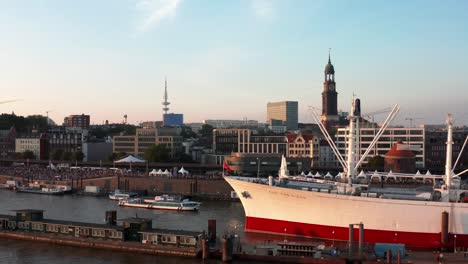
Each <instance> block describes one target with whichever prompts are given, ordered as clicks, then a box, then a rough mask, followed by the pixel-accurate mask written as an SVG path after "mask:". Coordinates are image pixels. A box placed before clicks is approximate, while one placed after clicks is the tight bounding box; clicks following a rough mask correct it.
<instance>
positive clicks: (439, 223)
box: [224, 104, 468, 249]
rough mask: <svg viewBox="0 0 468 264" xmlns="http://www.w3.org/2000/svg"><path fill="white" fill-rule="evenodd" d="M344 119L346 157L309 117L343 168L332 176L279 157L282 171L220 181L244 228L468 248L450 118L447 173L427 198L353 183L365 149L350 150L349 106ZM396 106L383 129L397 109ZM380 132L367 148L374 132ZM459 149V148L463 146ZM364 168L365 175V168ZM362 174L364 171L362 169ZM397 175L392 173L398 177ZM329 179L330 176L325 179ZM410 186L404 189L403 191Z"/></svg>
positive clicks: (353, 124) (352, 119) (354, 125)
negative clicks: (236, 203)
mask: <svg viewBox="0 0 468 264" xmlns="http://www.w3.org/2000/svg"><path fill="white" fill-rule="evenodd" d="M352 105H353V106H352V109H351V112H350V115H349V116H348V119H349V130H350V132H349V139H348V143H349V144H348V146H347V153H349V155H347V160H344V158H343V157H342V156H341V155H340V154H339V152H338V150H337V148H336V146H335V145H334V142H333V140H332V139H331V137H330V135H329V134H328V133H327V132H326V129H325V127H324V126H323V125H322V124H321V123H320V121H319V119H318V117H317V115H315V114H313V117H314V119H315V121H316V122H317V124H318V125H319V127H320V129H321V130H322V133H324V135H325V137H326V138H327V141H328V143H329V144H330V145H331V147H332V150H333V151H334V152H335V155H336V156H337V158H338V160H339V161H340V163H341V165H342V166H343V172H342V173H340V174H339V175H338V176H337V177H335V178H334V179H333V180H330V179H310V178H307V179H306V178H305V177H292V176H289V175H288V174H289V173H288V170H287V167H286V161H285V158H284V157H283V162H282V166H281V168H280V170H279V177H278V178H273V177H272V176H270V177H268V179H253V178H248V177H236V176H226V175H224V179H225V180H226V181H227V182H228V183H229V185H230V186H231V187H232V188H233V189H234V191H235V192H236V193H237V194H238V196H239V198H240V201H241V202H242V205H243V207H244V211H245V216H246V219H245V231H246V232H254V233H265V234H275V235H281V236H296V237H306V238H319V239H326V240H333V241H358V238H359V234H360V232H359V230H358V229H357V228H354V227H355V226H356V225H362V226H363V230H364V232H363V233H362V234H361V235H362V236H363V240H364V242H365V243H371V244H372V243H379V242H382V243H398V244H400V243H401V244H405V245H406V246H407V247H410V248H420V249H436V248H441V247H447V246H450V245H451V246H458V247H468V203H464V201H466V199H465V197H468V190H464V189H462V188H460V177H459V176H460V175H461V174H463V173H465V172H466V171H467V170H465V171H463V172H461V173H458V174H455V173H454V170H453V168H452V144H453V139H452V120H451V116H450V115H449V117H448V119H447V134H448V136H447V158H446V167H445V175H431V176H427V177H430V178H431V179H432V180H433V181H434V182H439V181H440V183H441V184H440V186H434V187H433V188H432V190H431V193H430V195H429V198H427V195H422V196H423V197H426V198H427V199H416V198H415V197H417V196H419V197H420V196H421V195H420V194H417V193H415V192H413V193H411V192H409V193H405V192H404V191H403V190H401V191H400V192H399V190H398V189H394V188H391V189H388V190H385V189H380V190H378V191H375V192H374V191H373V190H372V188H371V186H370V185H369V184H362V183H360V181H358V173H357V170H358V168H359V166H360V164H361V163H362V161H363V160H364V159H365V156H366V155H367V154H366V153H368V151H366V152H365V153H364V154H363V155H362V156H358V155H357V154H355V153H356V152H357V151H356V145H357V140H358V137H357V136H356V134H357V132H356V131H358V126H359V121H358V120H359V119H358V116H357V115H355V114H354V109H353V108H354V104H352ZM398 111H399V106H398V105H395V106H394V107H393V109H392V112H391V113H390V115H389V117H388V118H387V120H386V121H385V123H384V124H383V125H382V126H381V128H380V132H381V133H383V131H384V130H385V128H386V127H387V126H388V124H389V123H390V122H391V120H392V119H393V117H394V116H395V115H396V113H398ZM381 133H378V134H377V136H376V138H374V141H373V142H372V143H371V144H370V146H369V148H368V149H372V147H373V145H374V144H375V142H377V140H378V138H379V134H381ZM462 151H463V149H462ZM365 174H366V173H365ZM359 175H360V176H362V172H361V174H359ZM376 175H377V176H378V177H381V178H387V177H388V178H389V177H398V178H405V177H411V178H414V177H415V175H411V174H407V175H405V174H392V175H389V174H388V173H377V172H370V173H367V176H366V177H374V176H376ZM395 175H396V176H395ZM329 178H330V177H329ZM406 192H408V190H407V191H406Z"/></svg>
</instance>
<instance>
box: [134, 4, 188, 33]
mask: <svg viewBox="0 0 468 264" xmlns="http://www.w3.org/2000/svg"><path fill="white" fill-rule="evenodd" d="M181 2H182V0H138V1H137V3H136V9H137V10H138V11H139V12H140V13H142V16H143V18H142V22H141V24H140V25H139V27H138V30H139V31H142V32H145V31H148V30H150V29H151V28H154V27H155V26H157V25H159V24H160V23H161V21H163V20H164V19H168V18H172V17H174V16H175V15H176V13H177V9H178V8H179V6H180V4H181Z"/></svg>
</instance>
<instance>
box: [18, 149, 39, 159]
mask: <svg viewBox="0 0 468 264" xmlns="http://www.w3.org/2000/svg"><path fill="white" fill-rule="evenodd" d="M21 157H22V158H23V159H35V158H36V156H35V155H34V153H33V152H32V151H30V150H25V151H23V153H21Z"/></svg>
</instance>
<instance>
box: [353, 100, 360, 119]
mask: <svg viewBox="0 0 468 264" xmlns="http://www.w3.org/2000/svg"><path fill="white" fill-rule="evenodd" d="M353 115H354V116H361V100H360V99H359V98H356V100H355V101H354V113H353Z"/></svg>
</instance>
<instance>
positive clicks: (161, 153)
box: [144, 144, 169, 162]
mask: <svg viewBox="0 0 468 264" xmlns="http://www.w3.org/2000/svg"><path fill="white" fill-rule="evenodd" d="M144 158H145V159H146V160H147V161H149V162H167V161H169V150H168V149H167V148H166V146H165V145H162V144H158V145H153V146H151V147H149V148H148V149H146V150H145V154H144Z"/></svg>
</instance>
